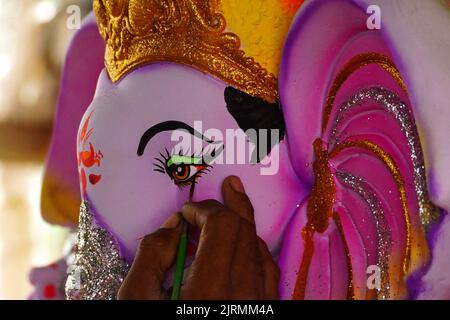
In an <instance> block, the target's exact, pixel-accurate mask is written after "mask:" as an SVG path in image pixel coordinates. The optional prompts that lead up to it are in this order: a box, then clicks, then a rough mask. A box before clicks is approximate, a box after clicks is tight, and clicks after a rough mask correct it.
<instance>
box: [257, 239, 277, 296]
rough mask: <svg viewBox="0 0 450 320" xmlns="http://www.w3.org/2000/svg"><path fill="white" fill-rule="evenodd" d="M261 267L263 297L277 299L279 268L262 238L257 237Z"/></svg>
mask: <svg viewBox="0 0 450 320" xmlns="http://www.w3.org/2000/svg"><path fill="white" fill-rule="evenodd" d="M258 248H259V255H260V259H261V268H262V271H263V273H264V292H265V299H268V300H275V299H278V283H279V280H280V268H279V267H278V265H277V264H276V263H275V261H274V260H273V258H272V255H271V254H270V251H269V248H268V247H267V245H266V243H265V242H264V240H262V239H261V238H259V239H258Z"/></svg>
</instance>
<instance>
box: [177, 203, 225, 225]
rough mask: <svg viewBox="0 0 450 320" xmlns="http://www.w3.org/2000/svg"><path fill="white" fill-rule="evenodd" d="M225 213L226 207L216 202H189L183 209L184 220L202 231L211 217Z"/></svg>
mask: <svg viewBox="0 0 450 320" xmlns="http://www.w3.org/2000/svg"><path fill="white" fill-rule="evenodd" d="M223 211H224V205H223V204H221V203H220V202H219V201H216V200H205V201H201V202H188V203H186V204H184V205H183V207H182V208H181V214H182V216H183V218H184V219H185V220H186V221H187V222H189V223H190V224H191V225H194V226H197V227H198V228H200V229H203V226H204V225H205V224H206V222H207V221H208V218H209V217H210V216H211V215H217V214H220V213H222V212H223ZM213 219H214V218H213ZM209 220H211V219H209Z"/></svg>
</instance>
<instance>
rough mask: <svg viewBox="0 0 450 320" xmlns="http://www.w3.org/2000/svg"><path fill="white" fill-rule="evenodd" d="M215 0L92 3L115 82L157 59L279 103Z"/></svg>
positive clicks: (267, 76) (272, 81)
mask: <svg viewBox="0 0 450 320" xmlns="http://www.w3.org/2000/svg"><path fill="white" fill-rule="evenodd" d="M218 1H219V0H153V1H142V0H94V3H93V7H94V11H95V14H96V16H97V22H98V25H99V31H100V34H101V35H102V37H103V38H104V39H105V41H106V52H105V65H106V69H107V71H108V74H109V77H110V78H111V80H112V81H113V82H117V81H119V80H120V79H121V78H122V77H123V76H124V75H125V74H126V73H128V72H129V71H131V70H133V69H135V68H136V67H138V66H140V65H143V64H147V63H151V62H157V61H168V62H176V63H182V64H186V65H189V66H192V67H194V68H196V69H197V70H199V71H202V72H206V73H209V74H211V75H213V76H215V77H217V78H219V79H221V80H223V81H224V82H226V83H227V84H229V85H231V86H233V87H235V88H237V89H239V90H241V91H244V92H246V93H248V94H250V95H253V96H257V97H260V98H262V99H264V100H266V101H268V102H271V103H273V102H275V101H276V100H277V99H278V91H277V79H276V78H275V76H274V75H273V74H271V73H269V72H268V71H267V70H266V69H264V68H263V67H262V66H261V65H260V64H259V63H257V62H256V61H255V60H254V59H253V58H251V57H247V56H246V55H245V53H244V51H242V50H241V49H240V40H239V37H238V36H237V35H236V34H233V33H230V32H225V27H226V22H225V18H224V16H223V15H222V14H221V13H220V12H219V2H218Z"/></svg>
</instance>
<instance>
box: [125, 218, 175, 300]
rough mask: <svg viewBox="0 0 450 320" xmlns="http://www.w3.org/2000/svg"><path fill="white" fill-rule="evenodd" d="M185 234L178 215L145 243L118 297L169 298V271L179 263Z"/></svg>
mask: <svg viewBox="0 0 450 320" xmlns="http://www.w3.org/2000/svg"><path fill="white" fill-rule="evenodd" d="M181 231H182V224H181V218H180V215H179V214H176V215H173V216H172V217H170V218H169V219H168V220H167V221H166V222H165V223H164V224H163V225H162V227H161V228H160V229H159V230H158V231H156V232H154V233H152V234H149V235H147V236H145V237H144V238H143V239H142V240H141V242H140V244H139V248H138V250H137V253H136V256H135V258H134V261H133V264H132V266H131V269H130V271H129V272H128V274H127V276H126V278H125V280H124V282H123V283H122V286H121V287H120V290H119V293H118V295H117V298H118V299H119V300H160V299H164V298H165V296H164V295H165V293H164V292H163V288H162V285H163V282H164V277H165V275H166V272H167V271H168V270H169V268H170V267H171V266H172V265H173V264H174V262H175V257H176V253H177V247H178V242H179V240H180V236H181Z"/></svg>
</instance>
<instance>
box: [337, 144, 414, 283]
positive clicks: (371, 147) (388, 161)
mask: <svg viewBox="0 0 450 320" xmlns="http://www.w3.org/2000/svg"><path fill="white" fill-rule="evenodd" d="M348 148H361V149H365V150H367V151H369V152H371V153H373V154H374V155H376V157H377V158H378V159H379V160H381V161H382V162H383V163H384V164H385V166H386V167H387V168H388V169H389V171H390V173H391V175H392V177H393V178H394V180H395V182H396V184H397V188H398V191H399V193H400V200H401V204H402V209H403V214H404V219H405V224H406V246H405V255H404V260H403V273H404V275H405V274H407V273H408V271H409V266H410V262H411V261H410V260H411V218H410V216H409V210H408V203H407V199H406V191H405V183H404V181H403V177H402V175H401V173H400V170H399V169H398V167H397V165H396V163H395V161H394V159H392V157H391V156H390V155H389V154H388V153H387V152H385V151H384V150H383V149H382V148H381V147H380V146H379V145H377V144H375V143H373V142H371V141H368V140H352V141H344V142H342V143H340V144H338V145H337V146H336V147H335V148H334V149H333V151H332V152H331V154H330V158H333V157H335V156H337V155H338V154H339V153H341V152H342V151H344V150H346V149H348Z"/></svg>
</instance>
